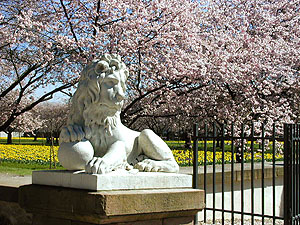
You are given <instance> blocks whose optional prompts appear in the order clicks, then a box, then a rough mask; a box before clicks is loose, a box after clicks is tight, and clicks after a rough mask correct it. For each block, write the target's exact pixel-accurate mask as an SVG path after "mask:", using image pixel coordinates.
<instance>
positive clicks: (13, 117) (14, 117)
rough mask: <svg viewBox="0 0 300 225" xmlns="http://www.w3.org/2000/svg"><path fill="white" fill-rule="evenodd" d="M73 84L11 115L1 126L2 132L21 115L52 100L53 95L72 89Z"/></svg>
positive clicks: (63, 86)
mask: <svg viewBox="0 0 300 225" xmlns="http://www.w3.org/2000/svg"><path fill="white" fill-rule="evenodd" d="M71 86H72V84H64V85H62V86H60V87H58V88H55V89H53V90H52V91H50V92H48V93H46V94H44V95H43V96H42V97H40V98H39V99H38V100H36V101H35V102H33V103H31V104H29V105H28V106H26V107H24V108H23V109H21V110H19V111H15V112H14V113H12V114H11V115H10V117H9V118H8V119H7V120H6V121H5V123H3V124H2V125H1V126H0V131H4V130H6V129H7V128H8V127H9V126H10V125H11V124H12V123H13V122H14V120H15V119H16V118H17V117H18V116H19V115H21V114H22V113H25V112H27V111H29V110H31V109H33V108H34V107H35V106H36V105H38V104H40V103H42V102H44V101H47V100H50V99H52V97H53V94H55V93H57V92H59V91H62V90H64V89H67V88H69V87H71Z"/></svg>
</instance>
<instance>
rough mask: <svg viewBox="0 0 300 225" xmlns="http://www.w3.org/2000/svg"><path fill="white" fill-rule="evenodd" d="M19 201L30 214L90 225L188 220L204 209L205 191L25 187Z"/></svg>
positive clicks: (21, 190)
mask: <svg viewBox="0 0 300 225" xmlns="http://www.w3.org/2000/svg"><path fill="white" fill-rule="evenodd" d="M19 201H20V205H21V206H22V207H24V208H25V209H26V210H28V211H29V212H32V213H33V214H39V215H44V216H48V217H51V218H52V217H53V218H58V219H65V220H70V221H77V222H84V223H91V224H113V223H116V224H118V223H124V222H136V221H151V220H153V221H156V220H163V219H166V218H177V217H191V216H193V215H195V214H196V212H197V211H200V210H201V209H203V207H204V203H203V202H204V192H203V191H202V190H195V189H157V190H129V191H99V192H88V191H85V190H76V189H70V188H62V187H51V186H41V185H28V186H23V187H20V191H19ZM137 224H138V223H137ZM187 224H188V223H187Z"/></svg>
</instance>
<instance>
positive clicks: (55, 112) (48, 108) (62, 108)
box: [38, 102, 70, 145]
mask: <svg viewBox="0 0 300 225" xmlns="http://www.w3.org/2000/svg"><path fill="white" fill-rule="evenodd" d="M38 109H39V112H38V114H39V115H40V118H41V119H42V121H43V124H42V126H41V127H40V129H39V132H42V133H44V134H45V135H46V137H47V138H55V139H56V144H57V145H58V137H59V134H60V130H61V128H62V127H63V126H64V125H65V124H66V122H67V117H68V114H69V109H70V104H69V103H68V102H67V103H65V102H61V103H57V102H51V103H43V104H41V105H40V106H38Z"/></svg>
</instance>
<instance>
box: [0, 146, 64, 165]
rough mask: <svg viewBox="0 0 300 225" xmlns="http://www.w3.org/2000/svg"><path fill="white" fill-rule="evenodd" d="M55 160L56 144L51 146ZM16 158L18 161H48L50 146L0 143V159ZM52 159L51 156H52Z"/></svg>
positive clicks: (56, 159)
mask: <svg viewBox="0 0 300 225" xmlns="http://www.w3.org/2000/svg"><path fill="white" fill-rule="evenodd" d="M53 150H54V154H55V161H56V162H58V158H57V150H58V146H54V147H53ZM1 159H2V160H3V159H4V160H13V161H14V160H16V161H20V162H32V161H34V162H39V163H46V162H49V161H50V146H42V145H4V144H0V160H1ZM52 161H53V158H52Z"/></svg>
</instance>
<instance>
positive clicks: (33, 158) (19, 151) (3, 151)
mask: <svg viewBox="0 0 300 225" xmlns="http://www.w3.org/2000/svg"><path fill="white" fill-rule="evenodd" d="M53 149H54V154H55V161H56V162H58V158H57V151H58V146H54V147H53ZM172 152H173V154H174V157H175V159H176V161H177V162H178V164H179V165H188V164H189V161H190V163H192V159H193V152H192V151H188V150H172ZM198 155H199V159H198V162H199V164H201V165H203V164H204V151H198ZM224 157H225V158H224V159H225V162H227V163H228V162H231V152H225V155H224ZM264 157H265V160H268V161H271V160H272V157H273V156H272V154H271V153H265V156H264ZM261 158H262V154H261V153H255V154H254V159H255V160H258V161H259V160H261ZM275 158H276V160H282V159H283V155H276V156H275ZM3 159H4V160H12V161H19V162H25V163H26V162H38V163H47V162H49V161H50V146H42V145H7V144H0V160H3ZM234 159H236V155H234ZM244 159H245V161H246V162H247V161H249V160H251V154H250V153H248V152H245V153H244ZM215 160H216V163H221V162H222V152H216V157H215ZM52 161H53V158H52ZM212 162H213V153H212V152H210V151H208V152H207V163H208V164H210V163H212Z"/></svg>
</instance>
